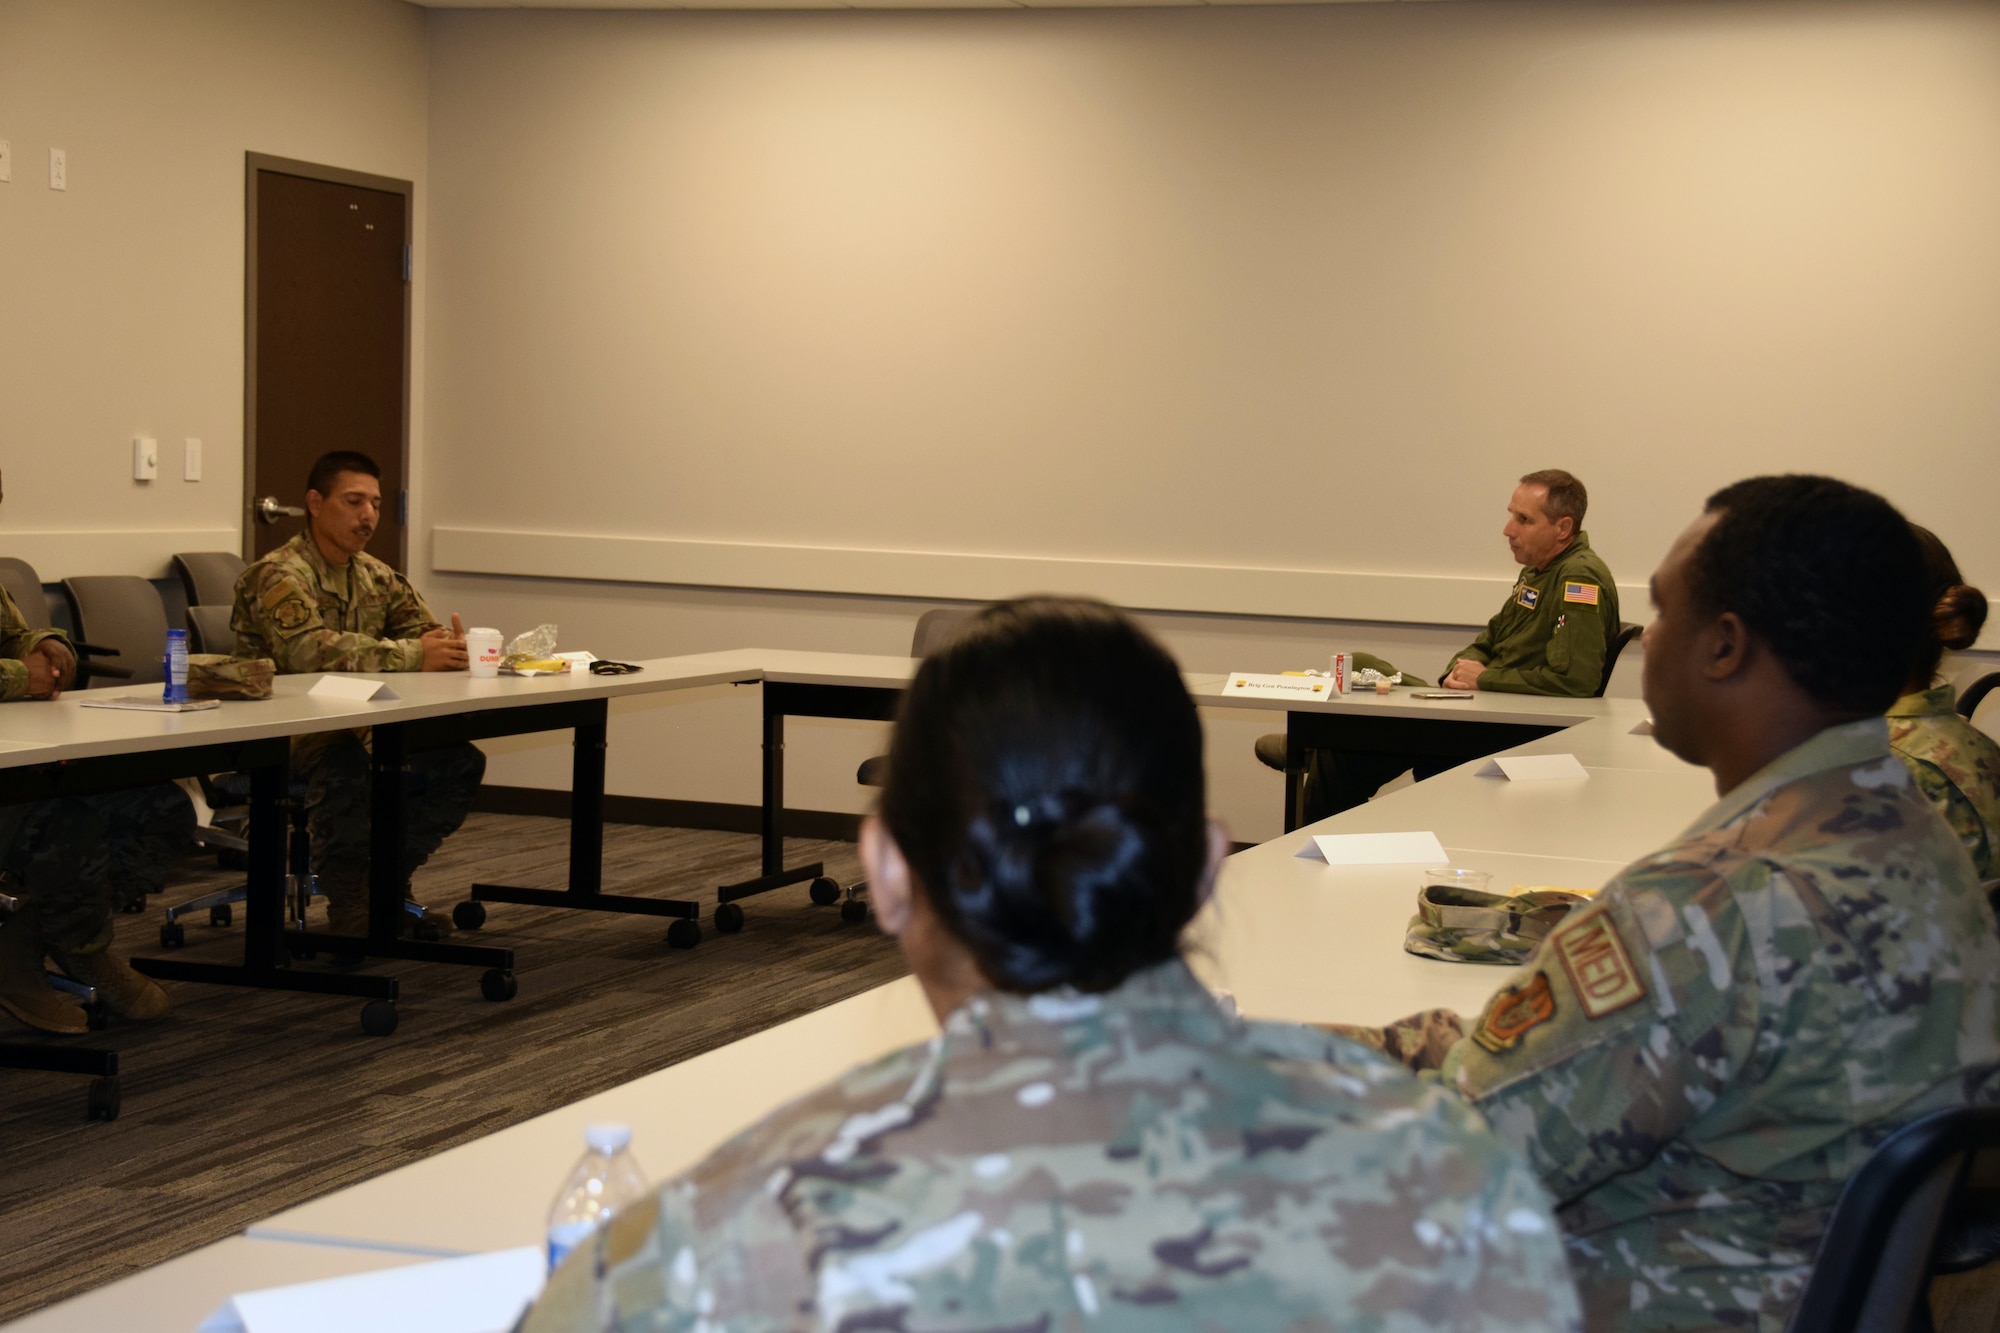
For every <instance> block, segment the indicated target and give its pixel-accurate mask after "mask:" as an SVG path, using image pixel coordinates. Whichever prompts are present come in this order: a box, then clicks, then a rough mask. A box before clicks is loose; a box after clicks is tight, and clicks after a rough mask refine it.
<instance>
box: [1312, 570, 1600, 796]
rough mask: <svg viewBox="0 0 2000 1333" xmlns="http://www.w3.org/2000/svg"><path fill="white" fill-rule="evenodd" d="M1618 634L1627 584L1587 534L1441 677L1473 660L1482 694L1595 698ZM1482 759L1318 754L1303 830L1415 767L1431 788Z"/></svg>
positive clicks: (1524, 582)
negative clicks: (1622, 586)
mask: <svg viewBox="0 0 2000 1333" xmlns="http://www.w3.org/2000/svg"><path fill="white" fill-rule="evenodd" d="M1618 627H1619V620H1618V585H1617V584H1616V583H1614V582H1613V581H1612V578H1611V568H1610V566H1608V565H1606V564H1605V563H1604V561H1603V559H1602V558H1601V557H1599V556H1598V554H1597V552H1596V551H1594V550H1592V549H1591V546H1590V534H1589V533H1587V532H1578V533H1577V534H1576V537H1575V539H1574V540H1573V541H1571V542H1570V544H1569V545H1568V546H1566V547H1564V548H1563V550H1562V552H1561V553H1560V554H1559V555H1557V556H1555V557H1554V558H1553V559H1551V560H1550V561H1549V563H1548V565H1547V566H1546V567H1544V568H1542V569H1530V568H1526V567H1524V568H1523V569H1522V570H1521V572H1520V574H1519V575H1518V576H1517V577H1516V578H1515V580H1514V586H1513V587H1512V588H1510V589H1509V590H1508V592H1507V602H1506V604H1505V605H1504V606H1502V607H1501V608H1500V610H1499V613H1498V614H1496V615H1495V616H1494V617H1493V619H1491V620H1489V621H1487V622H1486V628H1485V629H1483V630H1481V631H1480V632H1479V637H1478V638H1476V639H1474V640H1473V641H1472V642H1471V643H1469V644H1467V645H1466V646H1465V647H1464V648H1462V649H1460V650H1459V651H1458V652H1456V653H1454V654H1452V658H1451V661H1449V662H1447V663H1446V664H1445V668H1444V672H1443V674H1442V675H1441V676H1439V679H1440V680H1442V679H1443V678H1444V676H1449V675H1450V674H1451V669H1452V668H1453V667H1454V666H1456V665H1457V664H1458V662H1459V660H1460V659H1461V658H1464V659H1469V660H1471V661H1474V662H1480V663H1483V664H1484V665H1485V667H1486V670H1484V671H1483V672H1481V673H1480V675H1479V688H1480V689H1482V690H1499V691H1502V692H1504V693H1510V694H1559V695H1570V696H1572V697H1575V698H1579V699H1584V698H1589V697H1590V696H1591V695H1594V694H1596V693H1597V692H1598V689H1599V688H1600V687H1601V686H1602V685H1603V684H1604V661H1605V658H1606V657H1607V656H1609V654H1610V652H1611V641H1612V640H1613V639H1615V638H1617V637H1618ZM1369 660H1370V663H1371V664H1372V663H1373V662H1375V661H1378V660H1379V659H1374V658H1371V659H1369ZM1387 665H1388V664H1387V663H1383V666H1385V667H1386V666H1387ZM1377 669H1378V670H1379V669H1381V668H1377ZM1478 757H1479V756H1478V755H1474V754H1464V755H1435V754H1399V753H1394V752H1386V751H1365V750H1330V749H1316V750H1313V751H1311V752H1310V754H1309V756H1308V761H1307V766H1306V775H1305V792H1304V797H1303V811H1302V813H1303V815H1304V820H1303V822H1305V823H1312V822H1314V821H1316V820H1321V819H1325V818H1327V817H1328V816H1329V815H1337V814H1339V813H1340V812H1341V811H1342V810H1351V809H1353V808H1354V807H1355V806H1357V805H1361V804H1363V803H1364V802H1366V801H1367V800H1368V798H1369V797H1371V796H1373V795H1374V794H1375V793H1376V791H1378V790H1379V789H1380V788H1381V786H1382V784H1383V783H1385V782H1389V781H1392V780H1394V779H1395V778H1396V777H1397V776H1398V775H1400V774H1401V773H1402V772H1403V771H1404V770H1406V769H1414V770H1415V772H1416V776H1417V780H1418V781H1420V782H1421V781H1422V780H1424V779H1425V778H1429V777H1435V776H1436V775H1437V774H1439V773H1442V772H1444V771H1445V770H1446V769H1449V768H1455V767H1457V766H1458V765H1459V764H1462V763H1465V762H1466V761H1467V760H1470V759H1476V758H1478Z"/></svg>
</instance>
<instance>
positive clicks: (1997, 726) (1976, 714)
mask: <svg viewBox="0 0 2000 1333" xmlns="http://www.w3.org/2000/svg"><path fill="white" fill-rule="evenodd" d="M1996 685H2000V671H1989V672H1987V673H1986V674H1985V675H1983V676H1981V677H1979V679H1977V680H1975V681H1973V682H1972V683H1971V684H1970V685H1967V686H1966V687H1965V688H1964V689H1962V690H1960V691H1959V692H1958V715H1959V716H1960V717H1962V718H1964V719H1965V720H1966V721H1967V722H1970V723H1971V724H1972V725H1973V726H1975V727H1978V728H1979V729H1980V730H1981V731H1983V732H1985V733H1986V734H1987V735H1989V736H1991V737H1993V738H1994V739H1995V740H2000V698H1993V699H1992V702H1991V706H1987V705H1988V700H1989V697H1991V696H1992V695H1993V687H1994V686H1996ZM1981 714H1984V716H1981Z"/></svg>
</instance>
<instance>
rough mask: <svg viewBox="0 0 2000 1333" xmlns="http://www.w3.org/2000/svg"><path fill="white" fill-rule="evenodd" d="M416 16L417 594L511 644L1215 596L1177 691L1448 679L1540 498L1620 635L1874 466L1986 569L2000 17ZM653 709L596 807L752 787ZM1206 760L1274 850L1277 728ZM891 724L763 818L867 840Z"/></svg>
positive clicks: (1656, 8)
mask: <svg viewBox="0 0 2000 1333" xmlns="http://www.w3.org/2000/svg"><path fill="white" fill-rule="evenodd" d="M431 36H432V85H431V86H432V121H431V125H432V152H431V161H432V167H433V176H432V179H433V183H434V191H435V205H436V207H435V211H434V212H433V214H432V224H431V230H430V233H429V238H428V239H429V247H430V251H431V255H432V263H433V274H434V286H433V333H432V341H431V353H432V360H431V367H432V369H431V376H430V389H431V412H430V417H429V427H430V431H431V438H432V441H433V446H434V447H433V451H432V455H431V460H430V466H429V469H428V471H427V474H426V481H427V490H428V495H429V499H430V505H431V513H432V515H433V517H434V519H435V525H436V531H435V534H434V536H435V545H434V547H433V549H432V551H431V552H430V553H429V554H430V555H431V556H432V557H433V564H434V565H435V567H436V568H437V569H438V570H439V571H456V572H436V573H433V574H432V575H431V577H430V583H429V586H430V587H431V589H432V591H433V594H434V597H436V598H438V599H441V600H442V601H448V602H451V603H452V604H453V605H457V606H460V607H461V608H463V609H466V610H468V611H469V612H470V613H471V614H473V615H474V616H475V617H478V618H483V619H486V620H489V621H491V622H494V623H497V624H499V625H500V626H501V627H502V628H504V629H506V630H508V631H509V632H512V631H514V630H517V629H520V628H523V627H524V626H526V625H528V624H530V623H532V622H533V621H535V620H538V619H553V620H557V621H559V622H561V623H562V624H563V626H564V635H565V639H566V641H568V642H570V643H571V644H573V645H575V646H584V647H590V648H593V649H595V650H596V651H598V652H600V653H604V652H611V653H626V654H642V653H646V652H671V651H691V650H696V649H700V648H709V647H723V646H731V645H740V644H744V643H768V644H780V645H785V646H800V647H823V648H846V649H855V650H860V651H870V652H881V651H896V650H898V649H900V648H901V646H902V645H903V644H905V643H907V641H908V635H909V631H910V626H911V624H912V623H913V622H914V620H915V618H916V615H917V614H918V612H919V611H920V610H921V609H922V608H923V606H924V605H927V604H930V602H931V600H933V599H947V598H954V597H960V598H979V597H986V596H992V595H1000V594H1004V593H1007V592H1014V591H1021V590H1024V589H1028V588H1054V589H1063V590H1075V591H1090V592H1097V593H1099V594H1101V595H1105V596H1109V597H1112V598H1113V599H1115V600H1118V601H1121V602H1123V603H1125V604H1127V605H1132V606H1140V607H1152V608H1167V609H1174V610H1180V611H1184V612H1194V613H1197V614H1182V615H1173V616H1159V617H1154V618H1153V623H1154V624H1155V625H1156V627H1158V628H1160V629H1161V631H1162V633H1163V634H1164V635H1165V637H1166V638H1167V639H1168V641H1169V643H1170V644H1171V645H1172V646H1173V647H1174V648H1175V649H1176V651H1178V652H1179V653H1181V655H1182V657H1183V659H1184V660H1185V661H1186V663H1187V665H1188V666H1190V667H1191V668H1195V669H1208V670H1229V669H1258V668H1264V669H1276V668H1281V667H1292V666H1304V665H1308V664H1313V663H1316V662H1318V661H1319V660H1320V659H1321V658H1322V657H1323V655H1324V653H1325V652H1326V651H1327V650H1328V649H1330V648H1332V647H1352V646H1367V647H1372V648H1375V649H1377V650H1378V651H1385V652H1388V653H1389V654H1390V655H1392V656H1396V657H1398V658H1399V659H1401V660H1405V661H1407V662H1408V663H1409V664H1410V665H1412V666H1414V667H1416V668H1417V669H1419V670H1426V671H1428V670H1434V669H1435V666H1436V663H1437V661H1438V660H1439V658H1440V657H1441V656H1442V655H1443V654H1445V653H1447V652H1448V651H1449V650H1450V649H1451V648H1452V647H1455V646H1456V645H1457V644H1460V643H1463V642H1464V641H1465V639H1466V638H1467V637H1468V635H1469V632H1468V631H1467V630H1465V629H1462V628H1453V627H1451V626H1452V625H1463V624H1465V623H1468V622H1472V621H1476V620H1479V619H1483V618H1484V616H1485V615H1487V614H1489V613H1490V611H1491V609H1492V608H1493V607H1494V606H1495V605H1497V603H1498V601H1499V597H1500V589H1502V588H1504V586H1505V582H1506V580H1507V579H1508V578H1509V577H1510V575H1511V571H1510V570H1509V569H1508V568H1507V566H1506V563H1505V553H1504V549H1503V548H1502V547H1501V545H1500V543H1499V540H1498V537H1497V531H1496V530H1497V527H1498V525H1499V522H1500V519H1501V514H1500V508H1501V502H1502V500H1503V498H1504V496H1505V494H1506V492H1507V490H1508V488H1509V486H1510V485H1511V482H1512V479H1513V478H1514V477H1515V476H1517V475H1518V474H1519V473H1520V472H1521V471H1523V470H1525V469H1528V468H1531V467H1538V466H1545V465H1550V464H1556V465H1563V466H1568V467H1571V468H1573V469H1575V470H1576V471H1578V472H1579V473H1581V474H1583V475H1584V476H1585V477H1586V478H1587V479H1588V480H1589V481H1590V483H1591V485H1592V487H1593V490H1594V492H1595V503H1594V506H1593V510H1592V514H1591V518H1590V521H1589V527H1590V529H1591V531H1592V533H1593V536H1594V537H1595V539H1596V541H1597V543H1598V545H1599V547H1600V549H1602V550H1603V551H1604V552H1605V553H1606V554H1607V556H1608V557H1609V558H1610V560H1611V562H1612V564H1613V566H1614V568H1615V569H1616V570H1617V571H1618V573H1619V575H1620V578H1621V582H1622V583H1624V584H1625V586H1626V590H1627V597H1628V608H1629V610H1628V616H1629V618H1632V619H1644V618H1645V616H1644V605H1645V603H1644V595H1643V584H1644V580H1645V578H1646V575H1647V574H1648V572H1649V571H1650V568H1651V566H1652V564H1653V563H1654V562H1655V561H1656V560H1657V558H1658V556H1659V555H1660V553H1661V552H1662V551H1663V550H1664V548H1665V545H1666V543H1667V542H1668V540H1669V539H1670V537H1671V536H1672V534H1673V533H1674V532H1675V531H1676V530H1677V529H1678V528H1679V527H1680V526H1681V525H1682V524H1683V523H1684V522H1685V521H1686V520H1687V518H1688V517H1690V516H1691V515H1692V514H1693V513H1694V512H1695V510H1696V509H1697V508H1698V506H1699V502H1700V499H1701V497H1702V496H1704V495H1705V494H1706V493H1707V492H1709V491H1710V490H1712V489H1714V488H1715V487H1716V486H1718V485H1720V484H1722V483H1724V482H1726V481H1729V480H1732V479H1734V478H1736V477H1739V476H1743V475H1746V474H1749V473H1752V472H1756V471H1766V470H1780V469H1813V470H1819V471H1830V472H1835V473H1838V474H1840V475H1843V476H1847V477H1850V478H1852V479H1854V480H1857V481H1860V482H1863V483H1865V484H1869V485H1873V486H1876V487H1879V488H1881V489H1882V490H1884V491H1885V492H1886V493H1888V494H1889V495H1890V496H1891V497H1892V498H1893V499H1895V500H1896V501H1897V502H1898V503H1900V504H1902V505H1903V506H1905V508H1906V509H1907V510H1908V511H1909V512H1910V513H1911V514H1912V515H1913V516H1915V517H1917V518H1919V519H1920V520H1922V521H1925V522H1928V523H1930V524H1932V525H1933V526H1935V527H1937V528H1938V529H1939V530H1940V531H1942V532H1944V533H1945V534H1946V535H1947V537H1948V539H1949V540H1950V541H1951V542H1952V544H1953V545H1954V546H1955V548H1956V549H1957V552H1958V554H1959V556H1960V558H1961V560H1962V561H1963V562H1964V563H1965V564H1966V566H1967V570H1968V573H1969V574H1970V575H1971V576H1972V577H1973V578H1974V579H1975V580H1976V581H1983V582H1984V583H1985V584H1986V586H1988V587H1992V588H2000V529H1996V528H1995V526H1994V525H1993V524H1992V522H1991V521H1990V512H1991V498H1992V495H1993V494H1994V482H1995V481H1996V480H2000V464H1996V461H1995V459H1996V453H2000V450H1996V448H1995V441H1996V440H2000V429H1996V428H2000V375H1996V374H1995V373H1994V370H1993V368H1994V366H1996V365H2000V247H1995V246H1994V245H1993V243H1992V238H1993V237H1994V236H1995V235H2000V10H1995V9H1994V8H1993V7H1991V6H1980V5H1937V4H1929V3H1911V2H1908V0H1896V2H1895V3H1879V4H1838V5H1831V4H1821V3H1792V2H1788V3H1782V4H1778V3H1765V4H1758V3H1745V4H1727V5H1725V4H1706V3H1684V4H1673V5H1618V6H1604V5H1586V4H1577V5H1527V4H1509V5H1432V6H1401V5H1395V6H1335V7H1310V8H1297V9H1262V10H1244V11H1229V12H1222V11H1165V10H1140V11H1125V12H1106V11H1095V12H1066V13H1047V12H1044V13H1002V14H965V13H953V14H940V13H913V14H893V13H869V14H837V15H798V14H794V15H783V16H778V15H771V14H720V15H693V14H604V13H596V14H568V13H533V14H531V13H504V14H503V13H451V14H442V13H441V14H435V15H434V16H433V18H432V26H431ZM524 478H531V479H532V480H531V481H530V482H528V483H527V484H523V479H524ZM524 533H526V534H533V535H532V536H529V537H526V538H524V537H522V536H521V534H524ZM472 571H479V572H483V573H484V574H485V575H487V576H486V577H481V576H478V575H477V574H476V573H473V572H472ZM528 574H543V575H551V576H561V578H560V579H549V580H547V581H539V580H526V579H522V578H519V577H506V576H520V575H528ZM615 578H625V579H636V580H641V581H643V582H640V583H635V584H631V585H627V586H618V585H616V584H612V583H603V582H599V583H590V582H585V581H583V580H591V579H599V580H601V579H615ZM692 584H706V585H720V586H719V587H718V588H715V589H713V590H701V589H696V588H690V587H688V586H686V585H692ZM730 585H734V586H735V588H736V589H737V590H734V591H732V590H728V588H729V586H730ZM758 588H765V589H789V590H792V591H785V592H759V591H755V589H758ZM815 591H816V592H818V593H819V594H821V595H817V596H816V595H812V593H813V592H815ZM871 595H872V596H871ZM1217 612H1240V613H1249V614H1246V615H1237V616H1229V615H1221V614H1214V613H1217ZM1299 617H1305V619H1301V618H1299ZM1391 621H1397V622H1404V623H1402V624H1400V625H1391V624H1388V623H1384V622H1391ZM1352 622H1372V623H1352ZM1996 629H2000V626H1996ZM1858 647H1859V646H1858ZM1633 665H1634V666H1636V662H1635V663H1634V664H1633ZM1635 677H1636V672H1632V673H1625V674H1624V675H1623V678H1622V679H1621V681H1620V682H1619V683H1618V685H1617V687H1616V688H1617V689H1618V690H1619V692H1629V691H1630V690H1631V689H1632V688H1633V685H1634V683H1635ZM644 712H645V716H644V717H640V716H637V715H635V716H632V717H630V718H628V719H627V720H626V721H625V723H624V724H623V725H622V726H621V728H620V729H619V730H618V731H617V732H616V733H614V738H613V761H612V782H613V786H614V788H615V789H618V790H622V791H628V792H636V793H642V794H651V795H660V796H673V797H682V798H688V799H711V800H732V801H749V800H754V799H755V794H756V785H755V773H756V754H757V752H756V737H757V733H756V724H755V710H754V701H753V700H752V699H750V698H747V697H745V698H731V697H727V692H726V691H725V692H717V694H716V696H715V697H705V698H701V699H687V700H682V701H678V702H676V703H673V704H656V705H652V706H649V707H648V708H647V709H646V710H644ZM1209 728H1210V742H1211V766H1212V769H1213V771H1214V776H1215V780H1216V790H1217V801H1218V804H1219V805H1220V807H1221V808H1222V809H1223V811H1224V813H1226V814H1227V815H1229V816H1230V818H1231V819H1232V821H1233V822H1234V823H1235V824H1236V827H1237V829H1238V833H1239V836H1243V837H1262V836H1267V835H1268V834H1269V833H1271V832H1273V831H1275V829H1276V825H1277V816H1278V779H1277V776H1276V775H1275V774H1269V773H1266V772H1263V771H1262V770H1259V769H1258V768H1257V767H1256V765H1255V764H1254V762H1253V761H1252V760H1251V758H1250V756H1249V753H1248V744H1249V740H1250V738H1251V737H1253V736H1254V735H1255V734H1256V732H1257V731H1258V730H1260V729H1261V724H1260V723H1259V721H1258V719H1257V718H1256V717H1254V716H1250V715H1240V714H1225V713H1216V714H1213V715H1211V716H1210V717H1209ZM878 744H879V737H878V736H877V735H875V734H874V732H873V730H872V729H870V728H865V727H860V726H854V725H848V724H812V725H806V724H799V725H795V728H794V742H793V746H792V749H791V759H792V762H791V772H792V774H793V775H794V780H793V785H792V790H793V793H794V794H793V803H794V804H797V805H802V806H811V807H816V808H827V809H854V808H859V806H860V804H861V802H862V800H863V797H862V795H861V794H860V793H859V792H857V791H856V789H855V788H854V787H853V785H852V782H851V774H852V766H853V763H854V762H855V761H858V760H859V759H860V758H862V757H864V756H866V755H867V754H868V753H871V752H872V751H873V750H874V749H875V747H876V746H877V745H878ZM561 762H562V750H561V748H560V747H559V746H554V745H550V746H542V745H537V744H533V743H528V742H518V743H514V744H513V745H512V747H511V748H510V749H509V752H508V753H505V754H501V755H498V756H496V762H495V765H494V775H495V778H496V780H499V781H515V782H547V783H550V784H551V785H554V784H557V783H559V782H560V781H561V772H562V769H561V766H560V765H561Z"/></svg>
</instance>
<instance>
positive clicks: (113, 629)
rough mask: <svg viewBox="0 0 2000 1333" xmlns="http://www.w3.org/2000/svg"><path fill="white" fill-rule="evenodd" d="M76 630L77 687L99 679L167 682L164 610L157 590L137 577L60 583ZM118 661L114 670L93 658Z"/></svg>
mask: <svg viewBox="0 0 2000 1333" xmlns="http://www.w3.org/2000/svg"><path fill="white" fill-rule="evenodd" d="M62 586H63V596H64V598H65V599H66V600H67V601H68V602H69V614H70V624H72V625H73V626H75V627H76V647H77V653H78V656H79V657H80V658H81V659H82V660H81V661H80V662H79V663H78V665H77V685H78V687H79V688H89V689H94V688H96V687H97V685H98V684H99V681H98V678H99V677H105V678H107V679H109V680H116V681H129V682H130V683H132V684H134V685H157V684H159V683H160V682H161V681H163V680H165V679H166V670H165V666H164V663H163V661H162V659H163V657H164V655H165V649H166V644H167V610H166V607H165V606H164V605H163V604H162V603H161V601H160V592H159V589H157V588H155V587H154V586H153V585H152V584H150V583H148V582H147V581H146V580H145V579H142V578H140V577H139V576H138V575H136V574H86V575H81V576H79V577H76V578H67V579H64V580H63V583H62ZM106 656H110V657H116V658H117V659H118V664H117V665H116V666H110V665H106V664H105V663H103V662H101V661H99V660H97V659H99V658H102V657H106Z"/></svg>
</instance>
